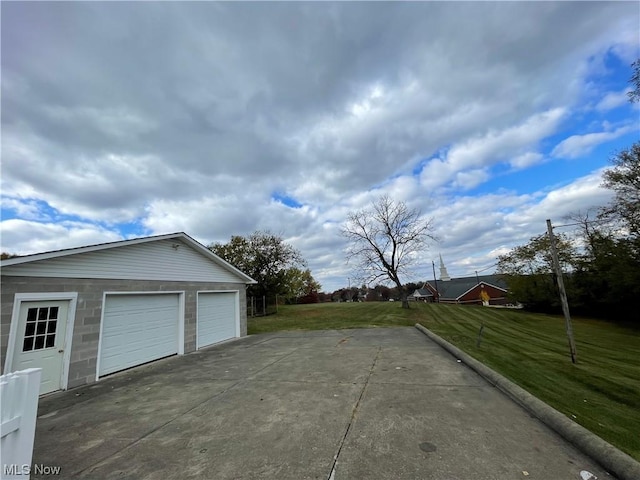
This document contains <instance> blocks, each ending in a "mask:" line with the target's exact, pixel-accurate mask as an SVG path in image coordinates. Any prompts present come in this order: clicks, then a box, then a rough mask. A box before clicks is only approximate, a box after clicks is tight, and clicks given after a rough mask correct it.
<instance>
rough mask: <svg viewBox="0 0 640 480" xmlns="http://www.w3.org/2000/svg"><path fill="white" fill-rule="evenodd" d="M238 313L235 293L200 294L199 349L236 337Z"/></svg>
mask: <svg viewBox="0 0 640 480" xmlns="http://www.w3.org/2000/svg"><path fill="white" fill-rule="evenodd" d="M237 312H238V298H237V295H236V294H235V293H234V292H222V293H199V294H198V348H202V347H206V346H207V345H212V344H214V343H218V342H222V341H224V340H229V339H230V338H234V337H236V336H237V335H238V332H237Z"/></svg>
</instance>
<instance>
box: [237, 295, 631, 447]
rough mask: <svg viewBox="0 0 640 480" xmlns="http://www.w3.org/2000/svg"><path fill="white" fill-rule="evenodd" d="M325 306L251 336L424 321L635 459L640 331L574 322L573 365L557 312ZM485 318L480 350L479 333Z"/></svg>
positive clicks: (259, 324) (252, 327)
mask: <svg viewBox="0 0 640 480" xmlns="http://www.w3.org/2000/svg"><path fill="white" fill-rule="evenodd" d="M411 306H412V308H411V309H410V310H408V311H407V310H403V309H402V308H400V304H398V303H384V302H375V303H330V304H315V305H296V306H285V307H280V311H279V312H278V314H276V315H272V316H269V317H262V318H256V319H250V320H249V333H250V334H253V333H262V332H270V331H279V330H297V329H305V330H318V329H336V328H338V329H339V328H364V327H386V326H411V325H415V324H416V323H421V324H422V325H424V326H425V327H427V328H428V329H430V330H431V331H433V332H435V333H437V334H438V335H440V336H441V337H443V338H445V339H446V340H448V341H450V342H451V343H453V344H455V345H456V346H458V347H459V348H461V349H462V350H464V351H465V352H467V353H468V354H469V355H471V356H473V357H475V358H476V359H478V360H480V361H482V362H483V363H484V364H486V365H488V366H489V367H491V368H493V369H494V370H496V371H498V372H500V373H501V374H503V375H504V376H506V377H507V378H509V379H511V380H512V381H514V382H515V383H517V384H518V385H520V386H521V387H523V388H525V389H526V390H528V391H529V392H531V393H532V394H534V395H535V396H537V397H538V398H540V399H541V400H543V401H545V402H547V403H548V404H549V405H551V406H553V407H554V408H556V409H557V410H559V411H560V412H562V413H564V414H565V415H567V416H568V417H569V418H572V419H574V420H575V421H576V422H578V423H579V424H580V425H582V426H584V427H585V428H587V429H589V430H591V431H592V432H594V433H596V434H597V435H599V436H600V437H602V438H603V439H605V440H606V441H608V442H610V443H611V444H613V445H615V446H617V447H618V448H620V449H621V450H623V451H625V452H626V453H628V454H629V455H631V456H633V457H634V458H635V459H637V460H640V434H639V432H640V330H632V329H628V328H624V327H620V326H616V325H614V324H611V323H607V322H603V321H599V320H590V319H578V318H575V319H574V320H573V329H574V334H575V338H576V347H577V353H578V363H577V364H576V365H573V364H572V363H571V358H570V355H569V347H568V344H567V337H566V333H565V329H564V319H563V318H562V317H558V316H551V315H541V314H532V313H527V312H523V311H519V310H506V309H492V308H485V307H479V306H477V307H476V306H458V305H438V304H412V305H411ZM483 323H484V325H485V327H484V330H483V334H482V342H481V344H480V347H479V348H478V347H477V346H476V341H477V337H478V331H479V329H480V326H481V325H482V324H483Z"/></svg>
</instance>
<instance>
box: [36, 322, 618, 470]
mask: <svg viewBox="0 0 640 480" xmlns="http://www.w3.org/2000/svg"><path fill="white" fill-rule="evenodd" d="M33 462H34V464H40V465H44V466H48V467H55V466H60V467H61V468H62V472H61V475H60V476H59V477H58V478H91V479H110V478H114V479H115V478H117V479H136V480H143V479H162V480H164V479H173V478H176V479H177V478H180V479H183V478H186V479H188V478H200V479H239V478H248V479H258V478H259V479H262V478H275V479H295V480H299V479H307V478H309V479H323V480H329V479H335V480H338V479H436V480H447V479H460V480H467V479H469V480H482V479H487V480H488V479H492V480H493V479H527V480H532V479H541V480H549V479H553V480H562V479H568V480H569V479H570V480H579V479H580V471H581V470H587V471H589V472H591V473H593V474H595V475H597V476H598V477H599V478H600V479H605V478H612V477H609V476H608V475H607V474H606V473H605V472H604V471H603V470H602V469H601V468H599V467H598V466H597V465H596V464H595V462H594V461H592V460H591V459H589V458H587V457H585V456H584V455H582V454H581V453H580V452H578V451H577V450H576V449H574V448H573V447H572V446H571V445H569V444H567V443H566V442H565V441H564V440H562V439H561V438H560V437H559V436H557V435H556V434H555V433H554V432H552V431H551V430H550V429H548V428H547V427H546V426H544V425H543V424H541V423H540V422H539V421H537V420H536V419H534V418H531V417H530V416H529V415H528V414H527V413H526V412H525V411H524V410H523V409H521V408H520V407H519V406H517V405H516V404H515V403H513V402H512V401H511V400H510V399H508V398H507V397H506V396H504V395H503V394H502V393H500V392H499V391H498V390H496V389H495V388H494V387H492V386H490V385H489V384H488V383H486V382H485V381H484V380H483V379H482V378H481V377H479V376H478V375H477V374H475V373H474V372H473V371H471V370H470V369H468V368H467V367H465V366H464V365H463V364H461V363H458V362H456V359H455V358H453V357H452V356H451V355H449V354H448V353H446V352H445V351H444V350H442V349H441V348H440V347H439V346H437V345H436V344H434V343H433V342H432V341H430V340H429V339H428V338H427V337H426V336H424V335H423V334H422V333H420V332H419V331H418V330H416V329H415V328H411V327H407V328H377V329H366V330H340V331H336V330H331V331H322V332H290V333H288V332H287V333H276V334H266V335H256V336H250V337H247V338H244V339H241V340H238V341H235V342H232V343H228V344H225V345H221V346H218V347H213V348H210V349H207V350H202V351H200V352H197V353H194V354H190V355H186V356H182V357H172V358H169V359H165V360H162V361H159V362H155V363H153V364H150V365H148V366H143V367H139V368H137V369H133V370H130V371H127V372H123V373H120V374H116V375H114V376H112V377H109V378H107V379H104V380H102V381H100V382H99V383H97V384H94V385H92V386H88V387H82V388H79V389H75V390H71V391H68V392H61V393H58V394H55V395H52V396H49V397H45V398H43V399H41V401H40V409H39V418H38V424H37V432H36V444H35V451H34V459H33ZM32 478H51V477H44V476H42V477H39V476H37V475H32Z"/></svg>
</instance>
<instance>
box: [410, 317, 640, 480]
mask: <svg viewBox="0 0 640 480" xmlns="http://www.w3.org/2000/svg"><path fill="white" fill-rule="evenodd" d="M415 327H416V328H417V329H418V330H420V331H421V332H422V333H424V334H425V335H426V336H427V337H429V338H430V339H431V340H433V341H434V342H435V343H437V344H438V345H440V346H441V347H442V348H444V349H445V350H447V351H448V352H449V353H451V354H452V355H454V356H455V357H456V358H458V359H459V360H462V362H463V363H465V364H466V365H467V366H469V367H470V368H471V369H472V370H475V371H476V372H477V373H478V374H479V375H480V376H482V377H484V378H485V379H486V380H487V381H488V382H489V383H491V384H492V385H493V386H495V387H497V388H499V389H500V390H501V391H503V392H504V393H506V394H507V395H508V396H509V397H511V398H512V399H513V400H514V401H516V402H517V403H518V404H519V405H521V406H522V407H524V408H525V409H526V410H527V411H529V413H531V414H532V415H533V416H535V417H536V418H537V419H539V420H540V421H542V422H543V423H545V424H546V425H547V426H549V427H550V428H551V429H553V430H555V431H556V432H557V433H558V434H560V435H561V436H562V437H564V438H565V439H566V440H567V441H569V442H570V443H572V444H573V445H575V446H576V447H578V448H579V449H581V450H582V451H583V452H584V453H586V454H587V455H589V456H590V457H591V458H593V459H594V460H595V461H597V462H598V463H600V465H602V466H603V467H604V468H605V469H607V470H608V471H609V472H611V473H613V474H614V475H616V476H617V477H618V478H619V479H620V480H637V479H640V463H639V462H637V461H636V460H635V459H634V458H632V457H631V456H629V455H627V454H626V453H624V452H622V451H621V450H619V449H618V448H616V447H614V446H613V445H611V444H610V443H608V442H606V441H605V440H603V439H602V438H600V437H598V436H597V435H596V434H594V433H592V432H590V431H589V430H587V429H586V428H584V427H583V426H581V425H578V424H577V423H575V422H573V421H572V420H570V419H569V418H567V417H566V416H565V415H563V414H562V413H560V412H559V411H557V410H556V409H554V408H552V407H550V406H549V405H547V404H546V403H545V402H543V401H542V400H540V399H538V398H537V397H534V396H533V395H531V394H530V393H529V392H527V391H526V390H525V389H523V388H522V387H519V386H518V385H516V384H515V383H513V382H512V381H511V380H508V379H507V378H505V377H503V376H502V375H500V374H499V373H497V372H495V371H494V370H492V369H490V368H489V367H487V366H486V365H484V364H483V363H481V362H479V361H478V360H476V359H474V358H473V357H471V356H470V355H468V354H466V353H464V352H463V351H462V350H460V349H459V348H458V347H456V346H454V345H452V344H451V343H449V342H447V341H446V340H444V339H443V338H441V337H439V336H438V335H436V334H435V333H433V332H432V331H430V330H428V329H427V328H425V327H423V326H422V325H420V324H419V323H416V325H415Z"/></svg>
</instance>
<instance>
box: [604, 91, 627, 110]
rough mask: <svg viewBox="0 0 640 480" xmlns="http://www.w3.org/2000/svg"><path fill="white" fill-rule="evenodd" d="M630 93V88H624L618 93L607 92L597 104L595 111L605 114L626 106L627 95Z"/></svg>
mask: <svg viewBox="0 0 640 480" xmlns="http://www.w3.org/2000/svg"><path fill="white" fill-rule="evenodd" d="M630 91H631V89H630V88H625V89H624V90H622V91H620V92H608V93H607V94H606V95H605V96H604V97H602V99H601V100H600V101H599V102H598V103H597V105H596V110H599V111H601V112H607V111H609V110H613V109H614V108H618V107H620V106H622V105H626V104H628V103H629V95H628V93H629V92H630Z"/></svg>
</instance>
